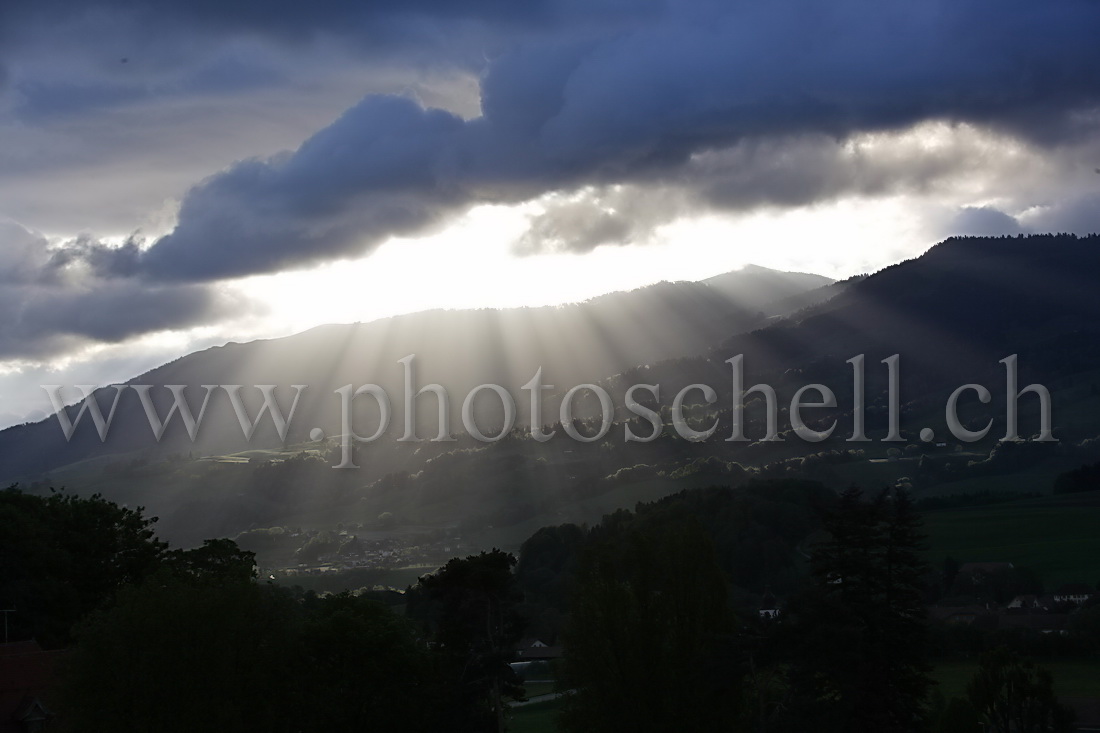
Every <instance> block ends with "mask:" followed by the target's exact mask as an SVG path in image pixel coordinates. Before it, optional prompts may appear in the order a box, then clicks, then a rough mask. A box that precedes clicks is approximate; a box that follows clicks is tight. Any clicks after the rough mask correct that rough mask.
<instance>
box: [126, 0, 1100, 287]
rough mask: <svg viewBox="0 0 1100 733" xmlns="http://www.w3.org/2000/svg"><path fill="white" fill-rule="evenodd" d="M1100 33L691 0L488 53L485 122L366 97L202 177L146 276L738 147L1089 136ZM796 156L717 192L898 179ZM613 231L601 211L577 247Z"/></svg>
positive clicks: (316, 246)
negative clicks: (1083, 131)
mask: <svg viewBox="0 0 1100 733" xmlns="http://www.w3.org/2000/svg"><path fill="white" fill-rule="evenodd" d="M425 7H427V6H425ZM493 7H495V6H493ZM501 12H503V11H501ZM543 12H548V11H543ZM1097 27H1100V4H1097V3H1095V2H1080V1H1076V2H1075V1H1072V0H1063V1H1061V2H1053V3H1042V4H1037V3H1030V2H1028V3H1024V2H998V3H991V2H979V1H975V0H971V1H969V2H952V3H920V4H913V3H892V2H887V3H882V2H875V3H870V2H842V3H828V4H807V3H794V2H781V3H771V4H768V5H746V4H737V5H730V4H725V3H713V4H712V3H705V2H685V3H679V4H676V5H673V6H670V7H669V8H668V9H667V11H666V13H665V15H664V16H663V17H661V18H659V19H657V20H656V21H655V22H652V23H637V22H632V23H631V24H630V25H629V26H627V25H624V27H623V28H621V29H619V30H618V31H617V32H614V33H603V34H600V33H596V34H588V36H587V37H583V38H574V37H571V36H570V37H560V38H554V39H551V40H549V41H543V42H541V43H538V44H528V45H525V46H523V47H522V48H519V49H517V50H515V51H514V52H512V53H508V54H504V55H501V56H499V57H497V58H495V59H494V60H493V61H492V62H491V64H490V66H489V68H488V70H487V72H486V74H485V76H484V79H483V83H482V95H483V98H482V104H483V112H484V114H483V116H482V117H480V118H476V119H473V120H462V119H460V118H458V117H455V116H453V115H450V114H448V113H445V112H442V111H440V110H433V109H424V108H421V107H420V106H418V105H417V104H415V103H414V102H412V101H409V100H403V99H398V98H387V97H368V98H367V99H366V100H364V101H363V102H362V103H361V104H359V105H358V106H356V107H355V108H353V109H352V110H350V111H349V112H348V113H347V114H345V115H344V116H343V117H342V118H341V119H340V120H338V121H337V122H336V123H335V124H333V125H332V126H331V127H329V128H327V129H325V130H323V131H321V132H320V133H318V134H317V135H316V136H315V137H314V138H312V139H310V140H308V141H307V142H306V143H305V144H304V145H302V147H301V148H300V149H299V150H297V151H295V152H294V153H292V154H287V155H284V156H280V157H277V158H273V159H270V160H249V161H245V162H242V163H240V164H238V165H236V166H235V167H233V168H232V169H230V170H228V171H226V172H225V173H222V174H219V175H217V176H215V177H213V178H211V179H209V180H207V181H205V182H203V183H201V184H199V185H198V186H196V187H195V188H193V189H192V190H191V191H190V193H188V195H187V196H186V197H185V199H184V201H183V206H182V209H181V211H180V219H179V226H178V227H177V229H176V230H175V231H174V232H172V233H171V234H170V235H168V236H167V237H165V238H164V239H162V240H160V241H159V242H157V243H156V244H155V245H154V246H153V247H152V248H151V249H150V250H149V251H148V252H147V253H146V254H145V255H144V256H143V257H142V262H141V263H140V269H141V271H142V272H144V273H145V274H146V275H147V276H149V277H152V278H155V279H164V280H173V279H183V280H204V279H217V278H224V277H233V276H240V275H245V274H249V273H257V272H271V271H275V270H278V269H281V268H283V267H287V266H293V265H303V264H307V263H309V262H313V261H318V260H323V259H327V258H333V257H342V256H351V255H356V254H359V253H361V252H364V251H369V250H370V249H371V248H372V247H374V246H376V245H377V244H378V243H380V242H382V241H384V240H385V239H386V238H387V237H389V236H392V235H396V234H415V233H417V232H421V231H424V230H425V229H427V228H429V227H431V226H433V225H435V224H437V223H438V222H439V221H440V220H441V219H443V218H445V217H447V216H448V215H450V214H452V213H454V212H456V211H459V210H461V209H463V208H465V207H468V206H470V205H472V204H475V203H479V202H504V203H506V202H513V201H518V200H523V199H525V198H530V197H534V196H538V195H541V194H543V193H546V192H549V191H553V190H562V189H573V188H578V187H581V186H586V185H596V186H606V185H611V184H615V183H643V182H646V181H660V180H663V179H667V178H675V177H676V176H677V175H678V174H680V173H683V172H685V171H687V170H689V169H690V167H691V164H692V161H693V160H698V158H699V156H701V155H705V154H709V153H712V152H714V151H718V150H725V149H729V148H731V147H734V146H736V145H737V144H738V143H742V142H744V141H754V140H757V141H764V142H763V143H760V144H763V145H765V146H766V145H767V141H769V140H790V139H797V138H798V137H799V136H806V135H809V136H814V135H817V136H822V135H823V136H830V137H831V138H833V139H834V140H835V141H837V143H836V144H840V143H841V142H843V141H844V140H846V139H847V138H848V137H849V136H851V135H852V134H855V133H860V132H866V131H876V130H897V129H902V128H905V127H907V126H910V125H912V124H914V123H917V122H920V121H922V120H929V119H942V120H949V121H972V122H976V123H979V124H982V125H989V126H993V127H996V128H999V129H1002V130H1010V131H1012V132H1013V133H1014V134H1017V135H1021V136H1025V137H1029V139H1032V140H1038V141H1039V142H1040V143H1042V144H1052V143H1053V142H1055V141H1053V140H1051V136H1052V133H1051V130H1060V131H1063V132H1064V134H1066V135H1069V134H1071V133H1072V132H1073V131H1074V130H1079V129H1080V125H1079V124H1078V123H1077V122H1074V120H1077V119H1078V118H1077V117H1074V115H1075V114H1077V113H1079V112H1080V111H1082V110H1087V109H1090V108H1092V107H1094V106H1095V105H1096V104H1097V103H1098V101H1100V44H1097V43H1096V42H1095V34H1094V30H1095V29H1096V28H1097ZM1063 121H1065V124H1061V123H1062V122H1063ZM1039 131H1043V134H1042V135H1041V136H1040V135H1039ZM817 147H818V149H820V146H817ZM783 154H784V153H783V150H782V149H774V150H771V151H769V152H768V154H767V155H760V156H757V157H756V159H755V160H749V159H748V158H745V161H746V163H747V164H746V166H745V167H744V168H742V169H741V170H740V171H739V174H738V175H735V176H733V177H732V178H727V179H724V180H720V179H716V180H713V181H712V185H711V186H710V187H709V189H706V190H703V191H702V194H703V195H704V197H706V198H709V199H710V200H711V201H712V202H713V203H715V204H718V205H722V206H727V207H730V208H739V207H740V208H750V207H752V206H759V205H770V204H774V205H792V204H796V203H804V202H808V201H814V200H820V199H823V198H825V199H827V198H829V197H831V196H834V195H836V193H837V192H839V191H851V190H855V191H860V190H863V189H870V190H875V189H888V188H889V187H890V185H891V183H890V181H891V174H890V171H889V170H883V169H881V168H882V167H881V166H879V168H878V169H876V168H875V167H874V166H871V168H872V170H871V173H870V174H868V173H867V170H865V169H858V166H856V167H855V168H853V167H852V165H849V164H848V163H849V162H846V161H844V160H839V158H838V159H837V160H833V159H831V158H830V155H831V156H832V157H833V158H837V157H838V156H837V154H836V151H835V150H834V151H833V152H832V153H831V154H830V153H829V152H828V151H827V152H825V153H820V152H818V153H814V152H813V151H812V150H811V151H809V153H808V157H806V156H802V157H799V156H788V160H786V161H785V160H784V159H783V158H782V156H783ZM815 155H816V156H817V157H816V158H815V157H814V156H815ZM822 155H824V156H825V158H824V159H822V158H821V156H822ZM777 156H778V157H777ZM804 160H809V161H810V163H811V164H812V166H811V168H809V169H806V170H804V171H803V172H802V175H798V174H799V166H800V165H801V161H804ZM909 162H910V163H913V161H909ZM918 163H919V161H918ZM845 165H848V168H847V169H846V168H845ZM945 165H947V168H946V170H948V171H950V170H951V167H950V165H948V164H945ZM935 173H936V171H932V173H931V174H935ZM919 174H920V172H919V171H918V172H917V174H916V177H918V178H919ZM875 175H881V176H882V179H881V180H876V179H875V177H874V176H875ZM913 177H914V175H913V174H909V175H908V178H913ZM597 218H598V217H597ZM616 226H619V225H618V224H616V223H615V221H614V217H611V218H606V217H605V218H604V219H601V220H597V221H595V222H593V223H592V226H591V227H588V230H589V231H586V232H585V233H584V235H585V236H583V237H581V238H580V239H581V241H583V242H584V243H585V244H584V245H583V246H588V244H590V243H591V241H593V237H595V239H601V238H604V237H605V236H610V233H613V232H614V229H615V227H616Z"/></svg>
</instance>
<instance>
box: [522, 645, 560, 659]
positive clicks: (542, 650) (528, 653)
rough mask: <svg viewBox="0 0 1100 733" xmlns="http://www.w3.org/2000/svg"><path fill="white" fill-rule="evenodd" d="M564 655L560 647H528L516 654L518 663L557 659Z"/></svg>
mask: <svg viewBox="0 0 1100 733" xmlns="http://www.w3.org/2000/svg"><path fill="white" fill-rule="evenodd" d="M561 655H562V652H561V647H560V646H541V647H535V646H533V647H528V648H526V649H520V650H518V651H517V652H516V660H517V661H531V660H534V659H557V658H558V657H560V656H561Z"/></svg>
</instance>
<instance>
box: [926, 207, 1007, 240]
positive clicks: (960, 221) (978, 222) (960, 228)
mask: <svg viewBox="0 0 1100 733" xmlns="http://www.w3.org/2000/svg"><path fill="white" fill-rule="evenodd" d="M1022 233H1024V228H1023V227H1021V226H1020V222H1019V221H1017V219H1016V217H1014V216H1011V215H1010V214H1006V213H1004V212H1003V211H998V210H997V209H995V208H993V207H992V206H966V207H963V208H962V209H961V210H960V211H959V212H958V214H956V216H955V218H954V219H953V220H952V221H951V222H950V224H948V225H947V227H946V231H945V232H944V236H945V237H946V236H953V235H959V236H967V235H969V236H979V237H981V236H985V237H999V236H1002V235H1010V234H1022Z"/></svg>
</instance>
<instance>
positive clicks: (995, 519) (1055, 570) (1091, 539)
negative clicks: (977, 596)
mask: <svg viewBox="0 0 1100 733" xmlns="http://www.w3.org/2000/svg"><path fill="white" fill-rule="evenodd" d="M1097 527H1100V492H1087V493H1083V494H1064V495H1058V496H1047V497H1042V498H1038V499H1023V500H1020V501H1014V502H1010V503H1007V504H997V505H992V506H975V507H966V508H961V509H953V510H947V511H938V512H929V513H927V514H925V523H924V528H925V531H926V532H927V534H928V541H929V551H928V557H929V560H930V561H931V562H932V563H939V562H942V561H943V559H944V558H945V557H953V558H955V559H956V560H958V561H959V562H994V561H1004V562H1011V563H1013V564H1015V565H1016V566H1018V567H1027V568H1031V569H1033V570H1035V571H1036V572H1037V573H1038V574H1039V577H1040V578H1041V579H1042V580H1043V583H1044V584H1045V585H1046V586H1047V587H1048V588H1051V587H1054V586H1057V585H1058V584H1060V583H1067V582H1082V583H1088V584H1089V585H1093V584H1095V583H1096V581H1097V580H1100V559H1098V558H1100V532H1097Z"/></svg>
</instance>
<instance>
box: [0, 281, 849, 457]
mask: <svg viewBox="0 0 1100 733" xmlns="http://www.w3.org/2000/svg"><path fill="white" fill-rule="evenodd" d="M828 282H829V280H828V279H827V278H822V277H820V276H816V275H804V274H800V273H782V272H776V271H773V270H768V269H766V268H747V269H746V270H745V271H740V272H735V273H729V274H728V275H724V276H720V277H719V278H712V279H711V281H708V282H707V283H691V282H676V283H668V282H662V283H659V284H656V285H652V286H649V287H646V288H641V289H638V290H634V291H631V292H626V293H612V294H609V295H605V296H601V297H599V298H594V299H592V300H590V301H587V302H584V303H577V304H569V305H564V306H556V307H543V308H518V309H510V310H489V309H483V310H466V311H428V312H423V313H415V314H412V315H406V316H398V317H394V318H387V319H382V320H379V321H374V322H371V323H367V324H351V325H330V326H321V327H318V328H314V329H311V330H310V331H306V332H304V333H301V334H297V335H295V336H291V337H287V338H282V339H274V340H269V341H257V342H253V343H249V344H235V343H230V344H227V345H226V346H224V347H215V348H212V349H208V350H205V351H203V352H198V353H195V354H191V355H189V356H186V357H183V358H181V359H178V360H176V361H174V362H171V363H169V364H166V365H164V366H162V367H159V368H157V369H154V370H152V371H151V372H149V373H147V374H144V375H141V376H140V377H137V378H135V379H134V380H131V383H133V384H150V385H154V386H156V387H157V389H155V390H154V392H153V396H154V400H155V402H156V403H157V405H158V407H159V408H160V414H161V415H164V414H166V413H167V410H168V408H169V406H170V403H169V402H168V401H167V398H168V394H167V390H165V389H163V388H162V387H163V385H168V384H183V385H188V387H189V391H188V394H189V395H190V398H191V401H192V404H193V405H194V406H195V412H196V413H197V412H198V406H199V404H201V399H202V395H203V391H202V389H201V387H200V385H204V384H216V385H233V384H239V385H245V389H244V390H242V395H243V396H244V398H245V402H246V404H248V405H249V407H250V414H253V415H254V414H256V411H257V410H258V409H259V407H260V402H259V400H258V396H259V393H258V390H255V389H252V388H251V387H250V386H251V385H258V384H275V385H281V387H282V389H281V390H280V391H278V392H277V394H278V396H279V397H280V399H283V400H285V402H284V404H285V405H286V406H287V407H289V404H290V400H291V398H292V396H293V392H292V390H290V385H294V384H302V385H308V387H307V389H306V391H305V392H304V393H303V397H302V401H301V403H300V405H299V409H298V412H297V413H296V415H295V421H294V423H293V426H292V428H291V434H290V437H289V439H290V441H291V442H301V441H305V440H307V436H308V435H309V433H310V430H311V428H313V427H320V428H322V429H324V430H325V431H326V432H327V433H328V434H330V435H331V434H333V433H335V432H337V431H339V429H340V422H339V413H338V409H339V403H338V400H337V399H336V397H335V396H334V395H333V391H334V390H335V389H337V388H339V387H341V386H343V385H345V384H353V385H355V386H359V385H362V384H364V383H368V382H370V383H377V384H379V385H382V386H383V387H384V388H385V389H386V390H387V392H388V393H389V395H390V396H391V399H392V400H393V402H394V406H395V411H396V414H395V418H396V419H395V424H396V423H397V421H400V419H401V395H402V391H403V379H404V377H403V367H402V365H401V364H399V363H398V360H399V359H402V358H403V357H406V356H408V355H410V354H415V355H416V356H415V360H414V365H415V382H416V383H417V384H418V385H424V384H427V383H432V382H434V383H439V384H442V385H443V386H444V387H445V388H446V389H447V390H448V392H449V394H450V395H451V401H452V403H455V404H453V405H452V407H451V413H452V414H451V429H452V430H457V429H458V428H459V427H460V422H459V419H458V418H459V414H458V413H459V408H460V406H461V400H462V398H463V397H464V396H465V395H466V394H467V393H468V392H469V391H470V390H471V389H473V388H474V387H476V386H477V385H480V384H486V383H492V384H499V385H502V386H504V387H506V388H508V389H509V391H510V392H511V393H512V394H514V395H517V397H519V396H521V395H522V392H521V391H520V387H521V386H522V385H523V384H525V383H527V381H528V380H530V379H531V378H532V376H533V375H534V374H535V371H536V370H537V369H539V368H540V367H541V368H542V369H543V382H544V383H545V384H553V385H563V387H562V388H565V389H567V388H568V387H570V386H572V385H575V384H581V383H586V382H597V381H599V380H602V379H606V378H607V377H609V376H610V375H613V374H616V373H618V372H621V371H623V370H625V369H628V368H630V367H633V366H636V365H638V364H644V363H650V362H656V361H659V360H662V359H669V358H673V357H683V356H691V355H695V354H701V353H703V352H705V351H706V350H707V349H708V348H709V347H710V346H712V345H713V344H714V343H716V342H718V341H720V340H722V339H724V338H727V337H729V336H730V335H732V334H735V333H738V332H741V331H745V330H747V329H750V328H753V327H758V326H760V325H762V324H763V323H764V318H765V314H764V313H763V312H762V310H761V309H762V308H763V307H766V306H767V304H768V303H770V302H772V301H775V300H776V299H777V298H790V297H792V296H799V295H805V294H807V293H808V292H809V291H812V290H816V289H817V288H819V287H820V286H821V285H822V283H828ZM768 315H771V314H770V313H769V314H768ZM112 398H113V391H112V390H100V391H99V393H98V400H99V403H100V404H101V405H103V407H104V412H106V411H107V410H108V408H109V406H110V404H111V399H112ZM432 399H434V398H425V399H422V400H419V401H418V404H417V407H418V410H419V412H418V414H419V416H420V419H421V424H423V425H424V427H422V428H420V431H419V434H420V435H422V436H429V437H430V436H432V435H434V434H435V428H434V425H435V424H436V418H435V407H434V405H432V404H431V402H432ZM486 401H488V400H486ZM517 401H519V402H520V404H519V405H518V408H519V410H518V412H519V416H520V421H521V422H524V421H525V420H526V419H527V417H528V414H529V409H528V408H527V406H526V404H524V402H523V401H522V400H517ZM487 409H489V411H490V413H489V414H490V418H489V419H490V420H491V419H492V418H491V408H487ZM498 411H499V408H498ZM85 419H86V420H87V418H85ZM550 419H551V420H552V419H553V418H550ZM199 435H200V437H199V440H198V441H197V443H196V444H195V445H194V446H192V444H191V443H190V441H189V440H188V438H187V435H186V433H185V432H184V430H183V429H182V425H181V424H180V423H179V420H178V418H177V419H176V420H174V421H173V422H172V423H171V424H170V426H169V428H168V430H167V431H166V433H165V436H164V439H163V440H162V441H161V443H160V444H159V445H158V444H157V443H156V442H155V441H154V440H153V436H152V433H151V431H150V429H149V427H148V423H147V421H146V419H145V415H144V412H143V411H142V409H141V406H140V403H139V401H138V398H137V395H136V394H135V393H133V392H132V391H127V392H124V393H123V395H122V397H121V398H120V401H119V408H118V416H117V418H116V422H115V423H114V424H113V425H112V430H111V435H110V438H109V440H108V442H107V444H106V445H103V444H101V443H100V441H99V438H98V436H97V435H96V433H95V431H94V430H93V429H92V426H91V425H90V424H82V425H81V426H80V427H79V429H78V430H77V431H76V434H75V435H74V436H73V438H72V440H71V441H70V442H68V443H66V442H65V440H64V438H63V436H62V433H61V430H60V429H59V427H58V424H57V421H56V418H52V417H51V418H50V419H48V420H46V421H43V422H41V423H37V424H34V425H24V426H18V427H14V428H10V429H8V430H5V431H3V432H0V478H9V479H14V478H18V477H24V478H25V477H28V476H35V475H38V474H41V473H42V472H45V471H49V470H52V469H56V468H58V467H60V466H64V465H66V464H69V463H73V462H75V461H79V460H84V459H87V458H90V457H93V456H98V455H104V454H109V453H121V452H130V451H137V450H150V449H156V450H157V451H159V452H160V453H161V454H164V453H168V452H172V451H184V452H187V451H189V450H194V451H197V452H207V453H209V452H219V453H225V452H232V451H237V450H243V449H245V448H249V447H267V446H274V445H278V444H279V440H278V436H277V435H275V432H274V430H273V429H272V427H271V423H270V421H266V422H265V423H264V424H263V425H262V426H261V427H260V428H259V429H258V430H257V434H256V435H255V436H254V438H253V440H252V441H246V440H244V437H243V434H242V431H241V429H240V427H239V426H238V421H237V419H236V417H235V416H234V414H233V412H232V410H231V408H230V405H229V403H228V400H227V399H225V395H224V394H221V393H215V396H214V397H212V398H211V405H210V412H209V413H208V415H207V417H206V420H205V421H204V423H203V428H202V430H201V431H200V434H199Z"/></svg>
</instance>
